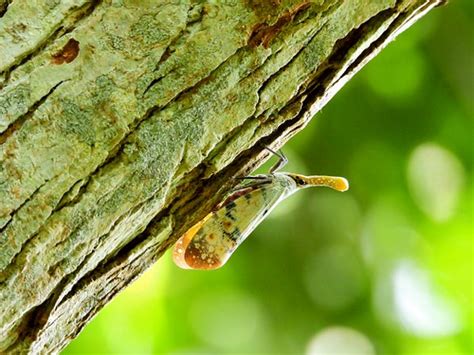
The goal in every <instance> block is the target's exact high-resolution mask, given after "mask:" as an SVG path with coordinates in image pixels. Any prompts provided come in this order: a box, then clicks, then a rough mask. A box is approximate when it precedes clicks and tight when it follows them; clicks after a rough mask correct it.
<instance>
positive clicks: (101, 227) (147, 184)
mask: <svg viewBox="0 0 474 355" xmlns="http://www.w3.org/2000/svg"><path fill="white" fill-rule="evenodd" d="M439 3H440V1H438V0H423V1H422V0H398V1H396V0H377V1H369V0H350V1H339V0H326V1H322V0H320V1H307V0H278V1H255V0H252V1H249V0H232V1H204V0H201V1H198V0H187V1H186V0H181V1H166V0H163V1H146V0H143V1H133V0H109V1H105V0H104V1H98V0H96V1H92V0H89V1H87V0H75V1H65V0H57V1H53V2H51V1H47V0H35V1H1V0H0V305H1V306H0V350H2V351H12V352H14V351H31V352H55V351H59V350H60V349H61V348H63V347H64V346H65V345H67V343H68V342H69V341H70V339H71V338H73V337H75V336H76V335H77V334H78V332H79V331H80V330H81V329H82V327H83V326H84V325H85V324H86V323H87V322H88V321H89V320H90V319H91V317H92V316H93V315H94V314H95V313H96V312H97V311H98V310H100V308H101V307H102V306H103V305H104V304H105V303H106V302H108V301H109V300H110V299H111V298H112V297H113V296H114V295H115V294H116V293H117V292H118V291H120V290H121V289H122V288H124V287H126V285H127V284H129V283H130V282H131V281H132V280H133V279H135V278H136V277H137V276H138V275H139V274H140V273H141V272H143V271H144V270H145V269H146V267H148V266H149V265H151V264H152V263H153V262H155V261H156V260H157V259H158V258H159V256H160V255H161V253H163V252H164V251H165V250H166V248H167V247H168V246H170V245H171V244H172V243H173V242H174V241H175V240H176V238H177V237H179V235H180V233H182V232H183V231H185V230H186V228H188V227H189V226H191V225H192V224H193V223H195V222H196V221H197V220H198V219H199V218H200V217H202V216H204V215H205V214H206V213H207V212H209V210H210V209H211V208H212V206H213V205H214V204H215V203H216V202H218V201H219V199H220V198H222V196H223V195H224V194H225V192H226V191H227V190H228V189H229V187H231V185H232V184H234V180H233V179H232V178H233V177H234V176H236V175H239V174H244V173H247V172H249V171H250V170H251V169H252V168H253V167H254V166H255V165H256V164H257V162H258V161H261V160H262V159H263V158H264V155H265V153H262V149H263V147H264V146H265V145H272V146H277V147H278V146H281V145H282V144H283V143H284V142H285V141H286V140H288V139H289V138H290V137H291V136H292V135H294V134H295V133H296V132H297V131H298V130H300V129H302V128H303V127H304V126H305V124H306V123H307V122H308V121H309V119H310V118H311V117H312V116H313V115H314V113H315V112H316V111H317V110H319V108H321V107H322V106H323V105H324V104H325V103H326V102H327V101H328V100H329V99H330V98H331V97H332V95H334V93H335V92H337V90H338V89H339V88H340V87H341V86H342V85H343V83H345V82H346V81H347V80H349V79H350V77H351V76H352V75H353V74H354V73H355V72H357V70H358V69H359V68H360V67H361V66H363V65H364V64H365V63H366V62H367V61H368V60H369V59H370V58H371V57H372V56H373V55H375V54H376V53H377V52H378V51H379V50H380V49H381V48H383V46H384V45H385V44H386V43H387V42H389V41H390V40H391V39H392V38H393V37H394V36H396V35H397V34H398V32H400V31H401V30H403V29H404V28H406V27H408V25H409V24H410V23H412V22H413V21H414V20H416V19H417V18H418V17H420V16H422V15H423V14H425V13H426V12H428V11H429V10H430V9H431V8H433V7H434V6H436V5H438V4H439Z"/></svg>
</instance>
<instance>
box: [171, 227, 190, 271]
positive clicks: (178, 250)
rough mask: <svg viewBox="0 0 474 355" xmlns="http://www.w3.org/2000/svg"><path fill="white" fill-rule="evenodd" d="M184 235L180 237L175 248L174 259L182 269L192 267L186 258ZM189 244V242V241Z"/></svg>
mask: <svg viewBox="0 0 474 355" xmlns="http://www.w3.org/2000/svg"><path fill="white" fill-rule="evenodd" d="M184 237H185V235H184V236H182V237H181V238H179V240H178V241H177V242H176V244H175V246H174V249H173V261H174V263H175V264H176V266H178V267H180V268H181V269H191V267H190V266H189V265H188V263H187V262H186V259H185V254H186V246H185V245H184ZM188 244H189V243H188Z"/></svg>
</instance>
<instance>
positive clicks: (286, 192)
mask: <svg viewBox="0 0 474 355" xmlns="http://www.w3.org/2000/svg"><path fill="white" fill-rule="evenodd" d="M267 149H268V148H267ZM268 150H270V149H268ZM270 151H271V152H272V153H274V154H275V155H277V156H278V157H279V160H278V162H277V163H276V164H275V165H274V166H273V167H272V168H271V169H270V172H269V173H268V174H263V175H255V176H247V177H245V178H243V179H248V180H251V181H250V183H246V184H243V185H240V186H239V187H237V188H236V189H235V190H233V191H232V192H231V193H230V195H229V196H228V197H227V198H226V199H225V200H224V201H223V202H222V203H220V204H219V205H217V206H216V208H215V209H214V211H213V212H211V213H209V214H208V215H207V216H206V217H205V218H203V219H202V220H201V221H199V222H198V223H196V224H195V225H194V226H193V227H191V228H190V229H189V230H188V231H187V232H186V233H184V235H183V236H182V237H181V238H180V239H179V240H178V242H177V243H176V245H175V247H174V251H173V260H174V262H175V264H176V265H178V266H179V267H181V268H183V269H198V270H213V269H217V268H219V267H221V266H222V265H224V264H225V263H226V261H227V260H228V259H229V258H230V256H231V255H232V253H233V252H234V251H235V250H236V249H237V247H238V246H239V245H240V244H241V243H242V242H243V241H244V240H245V239H246V238H247V237H248V236H249V235H250V233H252V231H253V230H254V229H255V228H256V227H257V226H258V225H259V224H260V222H262V221H263V219H264V218H265V217H266V216H267V215H268V214H269V213H270V212H271V210H272V209H273V208H274V207H275V206H276V205H277V204H278V203H279V202H281V201H283V200H284V199H286V198H287V197H288V196H290V195H292V194H293V193H294V192H296V191H298V190H300V189H303V188H306V187H311V186H326V187H330V188H332V189H334V190H337V191H346V190H347V189H348V188H349V183H348V182H347V180H346V179H344V178H342V177H334V176H319V175H316V176H304V175H298V174H292V173H284V172H277V171H278V170H279V169H280V168H282V167H283V166H284V165H285V164H286V163H287V159H286V157H285V156H284V155H283V154H281V153H276V152H274V151H272V150H270Z"/></svg>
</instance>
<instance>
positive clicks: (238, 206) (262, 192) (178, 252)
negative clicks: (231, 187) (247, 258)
mask: <svg viewBox="0 0 474 355" xmlns="http://www.w3.org/2000/svg"><path fill="white" fill-rule="evenodd" d="M284 193H285V191H284V189H283V188H282V187H281V185H279V184H275V183H273V182H272V181H270V182H268V183H266V184H259V186H258V187H257V188H252V189H250V191H248V192H247V191H245V190H243V189H242V190H237V191H235V192H234V194H232V195H231V196H229V198H228V199H227V200H226V202H225V203H224V204H223V205H222V206H221V207H220V208H219V209H218V210H216V211H214V212H212V213H210V214H208V215H207V216H206V217H205V218H204V219H203V220H201V221H200V222H198V223H197V224H196V225H194V226H193V227H192V228H191V229H189V230H188V231H187V232H186V233H185V234H184V235H183V236H182V237H181V238H180V239H179V241H178V242H177V244H176V246H175V249H174V253H173V258H174V261H175V263H176V264H177V265H178V266H180V267H182V268H186V269H204V270H212V269H217V268H219V267H221V266H222V265H224V264H225V262H226V261H227V260H228V259H229V258H230V256H231V255H232V253H233V252H234V251H235V249H237V247H238V246H239V245H240V244H241V243H242V242H243V241H244V240H245V239H246V238H247V237H248V236H249V234H250V233H251V232H252V231H253V230H254V229H255V228H256V227H257V226H258V225H259V224H260V222H261V221H262V220H263V219H264V218H265V217H266V215H267V214H268V213H269V212H270V211H271V210H272V209H273V208H274V207H275V206H276V205H277V204H278V202H279V201H280V200H281V198H282V197H283V195H284Z"/></svg>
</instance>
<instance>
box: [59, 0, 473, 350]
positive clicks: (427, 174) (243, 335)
mask: <svg viewBox="0 0 474 355" xmlns="http://www.w3.org/2000/svg"><path fill="white" fill-rule="evenodd" d="M473 4H474V1H471V0H466V1H462V0H456V1H452V2H451V3H450V4H449V5H448V6H446V7H443V8H441V9H437V10H435V11H433V12H432V13H431V14H429V15H428V16H427V17H426V18H424V19H422V20H421V21H420V22H419V23H417V24H416V25H415V26H414V27H413V28H411V29H409V30H408V31H407V32H406V33H404V34H402V35H401V36H400V37H399V38H398V39H397V40H396V41H395V42H394V43H392V44H391V45H389V47H388V48H387V49H386V50H385V51H383V52H382V53H381V54H380V55H379V56H378V57H377V58H375V59H374V60H373V61H372V62H371V63H369V64H368V65H367V67H366V68H364V69H363V70H362V71H361V72H360V73H359V74H358V75H357V76H356V77H355V78H354V79H353V80H352V81H351V82H350V83H349V84H348V85H347V86H346V87H345V88H343V89H342V91H341V92H340V93H339V94H338V95H337V96H336V97H335V98H334V99H333V100H332V101H331V102H330V103H329V104H328V105H327V106H326V107H325V108H324V109H323V110H322V112H320V113H318V115H317V117H316V118H315V119H314V120H313V121H312V123H311V124H310V125H309V126H308V127H307V128H306V129H305V130H304V131H303V132H302V133H300V134H299V135H298V136H296V137H295V138H294V139H293V140H292V141H291V142H289V143H288V144H287V145H286V146H285V147H284V152H285V153H286V155H287V156H288V157H289V159H290V163H289V164H288V166H287V168H286V169H285V170H287V171H294V172H299V173H306V174H316V173H320V174H332V175H342V176H345V177H347V178H348V179H349V181H350V183H351V189H350V191H348V192H346V193H338V192H335V191H332V190H329V189H322V188H321V189H316V188H315V189H310V190H305V191H304V192H300V193H298V194H296V195H294V196H293V197H292V198H290V199H289V200H287V201H285V202H284V203H283V204H282V205H281V206H279V207H278V208H277V209H276V210H275V211H274V213H272V215H271V216H270V217H269V218H268V219H267V220H266V221H265V222H264V223H263V224H262V225H260V226H259V227H258V229H257V230H256V231H255V232H254V233H253V235H252V236H251V237H250V238H249V239H248V240H247V241H246V242H245V243H244V244H243V245H242V246H241V247H240V248H239V250H238V251H237V252H236V253H235V254H234V256H233V257H232V259H231V260H230V261H229V263H228V264H227V265H226V266H225V267H224V268H222V269H220V270H218V271H214V272H199V271H184V270H181V269H178V268H177V267H175V266H174V265H173V263H172V261H171V257H170V253H169V252H168V253H167V255H165V257H163V258H162V259H161V260H160V261H159V262H158V263H157V264H156V265H155V266H154V267H153V268H151V269H150V270H149V271H147V272H146V273H145V274H144V275H143V276H142V277H141V278H140V279H139V280H138V281H136V282H135V283H134V284H133V285H132V286H131V287H129V288H128V289H127V290H125V291H124V292H122V293H121V294H120V295H119V296H118V297H117V298H116V299H115V300H114V301H113V302H111V303H110V304H109V305H108V306H107V307H106V308H105V309H104V310H103V311H102V312H101V313H99V315H98V316H97V317H96V318H95V319H94V320H93V321H92V322H91V323H90V324H89V325H88V326H87V327H86V329H85V330H84V331H83V332H82V333H81V335H80V336H79V337H78V338H77V339H76V340H75V341H73V342H72V343H71V344H70V345H69V347H68V348H67V349H65V350H64V352H63V354H78V353H81V354H85V353H131V354H188V353H206V354H208V353H258V354H262V353H274V354H280V353H297V354H311V355H325V354H332V353H334V354H341V355H342V354H364V355H365V354H367V355H371V354H413V355H415V354H416V355H425V354H472V353H473V331H474V329H473V324H474V320H473V243H472V238H473V196H474V191H473V180H472V177H473V166H472V163H473V139H474V130H473V118H474V115H473V113H474V59H473V54H474V40H473V33H474V27H473V25H472V24H473V20H474V6H473ZM264 169H265V168H264ZM331 351H332V352H331Z"/></svg>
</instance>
